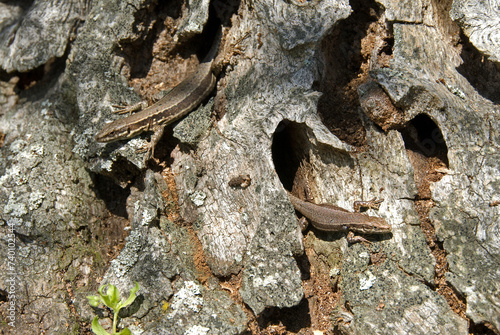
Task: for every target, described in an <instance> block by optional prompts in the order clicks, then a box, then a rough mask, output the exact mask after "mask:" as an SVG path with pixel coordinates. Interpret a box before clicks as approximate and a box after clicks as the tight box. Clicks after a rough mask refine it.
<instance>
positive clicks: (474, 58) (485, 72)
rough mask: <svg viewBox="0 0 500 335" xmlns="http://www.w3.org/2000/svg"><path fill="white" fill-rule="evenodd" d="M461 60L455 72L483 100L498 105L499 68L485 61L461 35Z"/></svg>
mask: <svg viewBox="0 0 500 335" xmlns="http://www.w3.org/2000/svg"><path fill="white" fill-rule="evenodd" d="M460 39H461V41H462V52H461V54H460V56H461V57H462V59H463V61H464V62H463V63H462V65H460V66H459V67H458V68H457V71H458V72H459V73H460V74H461V75H462V76H464V77H465V78H466V79H467V81H468V82H469V83H470V84H471V85H472V86H473V87H474V88H475V89H476V91H477V92H478V93H479V94H480V95H481V96H483V97H484V98H486V99H488V100H490V101H491V102H493V103H494V104H497V105H498V104H500V66H496V65H495V63H493V62H491V61H489V60H488V59H486V57H485V56H484V54H482V53H481V52H480V51H479V50H477V49H476V47H474V45H472V43H471V42H470V41H469V39H468V38H467V36H465V35H464V34H461V36H460Z"/></svg>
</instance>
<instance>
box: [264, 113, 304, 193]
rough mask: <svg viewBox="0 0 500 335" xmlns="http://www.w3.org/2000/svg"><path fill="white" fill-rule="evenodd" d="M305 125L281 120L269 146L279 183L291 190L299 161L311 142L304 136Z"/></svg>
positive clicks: (302, 158)
mask: <svg viewBox="0 0 500 335" xmlns="http://www.w3.org/2000/svg"><path fill="white" fill-rule="evenodd" d="M306 128H307V126H306V125H305V124H303V123H297V122H293V121H289V120H283V121H281V122H280V123H279V124H278V126H277V127H276V130H275V132H274V135H273V144H272V146H271V151H272V156H273V162H274V167H275V169H276V173H277V174H278V177H279V178H280V181H281V183H282V184H283V186H284V187H285V189H287V190H288V191H291V190H292V186H293V181H294V179H295V175H296V173H297V171H298V169H299V166H300V162H302V161H303V160H304V159H305V158H306V157H307V153H308V150H309V148H310V147H311V143H310V142H309V139H308V138H307V136H306Z"/></svg>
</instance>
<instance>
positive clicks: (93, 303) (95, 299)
mask: <svg viewBox="0 0 500 335" xmlns="http://www.w3.org/2000/svg"><path fill="white" fill-rule="evenodd" d="M87 299H89V304H90V306H92V307H97V306H99V304H100V303H101V298H100V297H98V296H96V295H88V296H87Z"/></svg>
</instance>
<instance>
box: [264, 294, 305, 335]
mask: <svg viewBox="0 0 500 335" xmlns="http://www.w3.org/2000/svg"><path fill="white" fill-rule="evenodd" d="M257 322H258V324H259V327H260V328H261V329H263V330H264V333H265V334H267V332H265V331H266V328H267V329H268V330H269V331H271V330H272V329H275V330H277V331H278V332H277V333H279V334H284V333H287V332H293V333H297V332H299V331H300V330H301V329H304V328H309V327H311V317H310V315H309V303H308V302H307V300H306V299H302V301H301V302H300V304H298V305H297V306H295V307H289V308H277V307H273V308H267V309H266V310H265V311H264V312H262V314H261V315H260V316H259V317H258V319H257ZM272 333H274V332H269V334H272Z"/></svg>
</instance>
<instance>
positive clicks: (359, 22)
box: [313, 0, 394, 147]
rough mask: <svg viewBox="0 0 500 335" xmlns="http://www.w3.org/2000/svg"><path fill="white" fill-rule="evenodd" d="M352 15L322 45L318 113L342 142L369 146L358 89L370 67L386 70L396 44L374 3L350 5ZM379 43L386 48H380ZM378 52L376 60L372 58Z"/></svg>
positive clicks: (356, 1)
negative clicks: (372, 65)
mask: <svg viewBox="0 0 500 335" xmlns="http://www.w3.org/2000/svg"><path fill="white" fill-rule="evenodd" d="M350 5H351V7H352V10H353V12H352V13H351V15H350V16H349V17H348V18H347V19H345V20H344V21H342V22H341V24H339V25H338V26H337V27H336V28H335V29H333V31H332V32H331V33H330V34H329V35H328V36H326V37H325V38H324V40H323V41H322V43H321V56H322V57H323V64H324V69H323V71H324V73H323V74H322V78H321V79H320V80H321V82H320V83H318V85H315V86H317V87H313V88H314V89H316V90H318V91H320V92H322V93H323V95H322V96H321V98H320V99H319V102H318V113H319V114H320V116H321V117H322V120H323V122H324V123H325V125H326V127H327V128H328V129H329V130H330V131H331V132H332V133H333V134H334V135H335V136H337V137H338V138H339V139H341V140H342V141H345V142H346V143H349V144H351V145H354V146H358V147H359V146H363V145H365V144H366V138H365V137H366V131H365V129H364V126H363V122H362V116H361V112H360V108H359V107H360V102H359V99H358V93H357V87H358V86H359V85H361V84H362V83H364V82H365V81H366V80H367V78H368V72H369V67H370V66H369V64H370V63H373V64H378V65H376V67H383V66H385V65H383V64H384V63H385V62H387V59H389V58H390V57H391V55H392V45H393V43H394V40H393V38H392V35H391V33H390V32H389V31H388V30H387V29H386V28H385V26H384V25H383V24H381V23H380V22H379V19H380V16H381V13H382V12H383V9H381V7H380V6H379V5H378V4H377V3H376V2H375V1H359V0H353V1H350ZM380 39H383V41H384V45H383V46H382V47H380V46H377V45H378V42H379V40H380ZM375 48H378V50H377V52H376V59H371V58H372V53H373V50H374V49H375Z"/></svg>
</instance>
